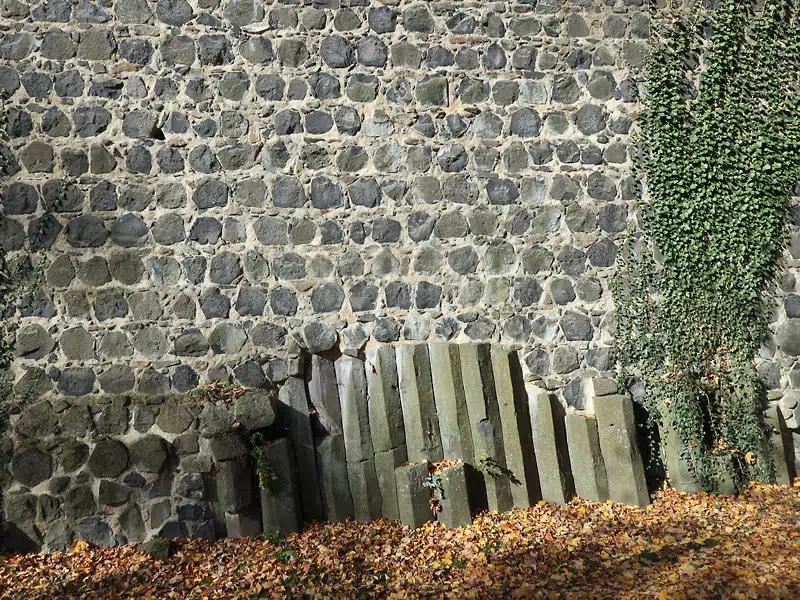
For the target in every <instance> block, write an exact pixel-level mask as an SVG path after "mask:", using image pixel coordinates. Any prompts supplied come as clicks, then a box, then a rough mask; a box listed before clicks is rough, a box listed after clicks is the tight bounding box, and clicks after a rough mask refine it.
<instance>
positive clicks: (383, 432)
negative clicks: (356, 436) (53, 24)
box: [366, 345, 406, 453]
mask: <svg viewBox="0 0 800 600" xmlns="http://www.w3.org/2000/svg"><path fill="white" fill-rule="evenodd" d="M366 367H367V391H368V393H369V398H370V400H369V426H370V434H371V436H372V447H373V448H374V450H375V452H376V453H377V452H385V451H387V450H391V449H392V448H397V447H399V446H402V445H405V439H406V438H405V427H404V425H403V406H402V403H401V401H400V389H399V382H398V379H397V362H396V359H395V350H394V348H393V347H392V346H388V345H380V346H377V347H374V348H370V349H368V350H367V352H366Z"/></svg>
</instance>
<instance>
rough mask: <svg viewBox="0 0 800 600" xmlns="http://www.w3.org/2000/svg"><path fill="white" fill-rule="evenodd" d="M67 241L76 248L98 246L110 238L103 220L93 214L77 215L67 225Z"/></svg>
mask: <svg viewBox="0 0 800 600" xmlns="http://www.w3.org/2000/svg"><path fill="white" fill-rule="evenodd" d="M66 235H67V243H68V244H69V245H70V246H73V247H75V248H96V247H99V246H102V245H103V244H104V243H105V241H106V239H108V230H106V227H105V224H104V223H103V220H102V219H100V218H99V217H95V216H93V215H81V216H80V217H75V218H74V219H72V220H71V221H70V222H69V223H67V227H66Z"/></svg>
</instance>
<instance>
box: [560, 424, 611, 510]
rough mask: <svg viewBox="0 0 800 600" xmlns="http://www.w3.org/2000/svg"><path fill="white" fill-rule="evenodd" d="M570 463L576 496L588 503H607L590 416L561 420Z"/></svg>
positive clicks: (597, 440)
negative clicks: (564, 428) (565, 433)
mask: <svg viewBox="0 0 800 600" xmlns="http://www.w3.org/2000/svg"><path fill="white" fill-rule="evenodd" d="M564 424H565V427H566V432H567V444H568V446H569V460H570V466H571V468H572V478H573V481H574V483H575V493H576V494H577V495H578V496H579V497H580V498H583V499H585V500H589V501H591V502H605V501H606V500H608V497H609V496H608V477H607V476H606V467H605V462H604V460H603V456H602V454H601V452H600V437H599V435H598V431H597V420H596V419H595V418H594V417H591V416H585V415H580V414H569V415H566V417H565V418H564Z"/></svg>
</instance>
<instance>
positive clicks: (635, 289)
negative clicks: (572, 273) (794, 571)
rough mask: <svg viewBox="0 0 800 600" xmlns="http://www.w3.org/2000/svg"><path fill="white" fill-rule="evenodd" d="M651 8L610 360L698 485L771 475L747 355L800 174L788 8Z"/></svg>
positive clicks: (770, 301)
mask: <svg viewBox="0 0 800 600" xmlns="http://www.w3.org/2000/svg"><path fill="white" fill-rule="evenodd" d="M652 4H656V3H651V6H652ZM698 4H699V3H698ZM651 23H652V25H653V35H652V39H651V54H650V58H649V63H648V66H647V73H646V88H647V98H646V101H645V105H646V111H645V114H644V115H643V119H642V128H641V131H640V135H641V136H640V140H639V141H640V143H639V150H640V152H639V157H638V158H639V161H640V162H639V166H640V167H641V171H642V175H643V180H644V182H645V184H646V193H647V195H646V196H645V200H644V201H643V203H642V206H641V225H642V231H641V232H640V234H639V235H638V237H636V239H632V238H630V239H629V242H628V247H627V248H626V249H625V250H624V251H623V252H621V253H620V261H619V264H618V273H617V277H616V280H615V283H614V289H613V292H614V297H615V304H616V317H617V323H616V350H617V357H618V366H619V368H620V373H621V375H623V376H624V377H630V376H632V375H635V376H637V377H640V378H641V379H642V381H643V383H644V389H645V392H644V405H645V407H646V408H647V410H648V412H649V415H650V419H651V422H650V424H651V425H653V426H658V427H659V428H660V429H661V431H662V433H663V432H664V431H666V430H671V431H673V432H675V433H677V434H678V438H679V440H680V441H681V442H682V445H683V448H682V449H681V452H682V456H683V458H684V459H685V460H686V461H687V462H688V464H689V466H690V468H691V469H692V470H693V472H694V474H695V475H696V476H697V478H698V481H699V482H700V483H701V485H702V486H703V487H704V488H705V489H707V490H709V491H713V490H716V489H718V486H719V484H720V482H721V481H725V480H728V481H732V482H733V484H734V485H735V486H737V487H741V486H742V485H743V484H744V483H745V482H747V481H750V480H760V481H771V480H773V479H774V464H773V460H772V454H771V449H770V448H771V446H770V445H769V444H768V442H767V437H766V433H767V429H766V426H765V425H764V418H763V417H764V403H765V399H766V390H765V387H764V384H763V382H762V381H761V379H760V377H759V374H758V371H757V368H756V362H755V359H756V357H757V355H758V352H759V349H760V348H761V347H762V345H763V344H764V342H765V340H766V338H767V336H768V334H769V329H768V325H769V320H770V315H771V313H772V311H773V310H774V304H775V299H774V286H775V279H776V276H777V273H778V269H779V266H780V264H779V263H780V258H781V254H782V251H783V249H784V247H785V245H786V241H787V236H788V225H789V222H790V214H791V211H790V201H791V196H792V191H793V189H794V187H795V185H796V184H797V182H798V180H800V92H799V89H798V80H799V78H800V23H798V21H797V7H796V6H795V4H794V2H792V1H791V0H767V1H766V3H765V5H764V6H762V7H758V8H754V4H753V3H752V2H751V1H750V0H745V1H743V0H722V2H721V3H720V4H719V6H717V7H716V8H715V9H713V10H709V11H706V10H704V9H702V8H698V7H693V8H688V9H686V8H679V7H667V8H665V9H664V8H661V9H659V8H656V7H653V8H651ZM663 437H664V436H663V435H662V439H663Z"/></svg>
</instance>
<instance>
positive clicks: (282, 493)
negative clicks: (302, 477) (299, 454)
mask: <svg viewBox="0 0 800 600" xmlns="http://www.w3.org/2000/svg"><path fill="white" fill-rule="evenodd" d="M263 451H264V455H265V458H266V461H267V463H268V464H269V466H270V468H271V469H272V470H273V472H274V473H275V479H274V480H271V481H268V482H267V487H266V489H265V488H260V489H259V494H260V499H261V520H262V523H263V525H264V531H265V532H267V533H269V532H271V531H277V532H279V533H282V534H283V535H288V534H290V533H293V532H295V531H298V527H299V525H300V518H299V517H300V515H299V510H298V508H299V507H298V501H299V497H298V486H297V479H296V477H297V475H296V470H295V464H294V458H293V457H292V449H291V446H290V443H289V440H288V439H286V438H281V439H279V440H275V441H274V442H272V443H270V444H268V445H267V446H265V447H264V449H263Z"/></svg>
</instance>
